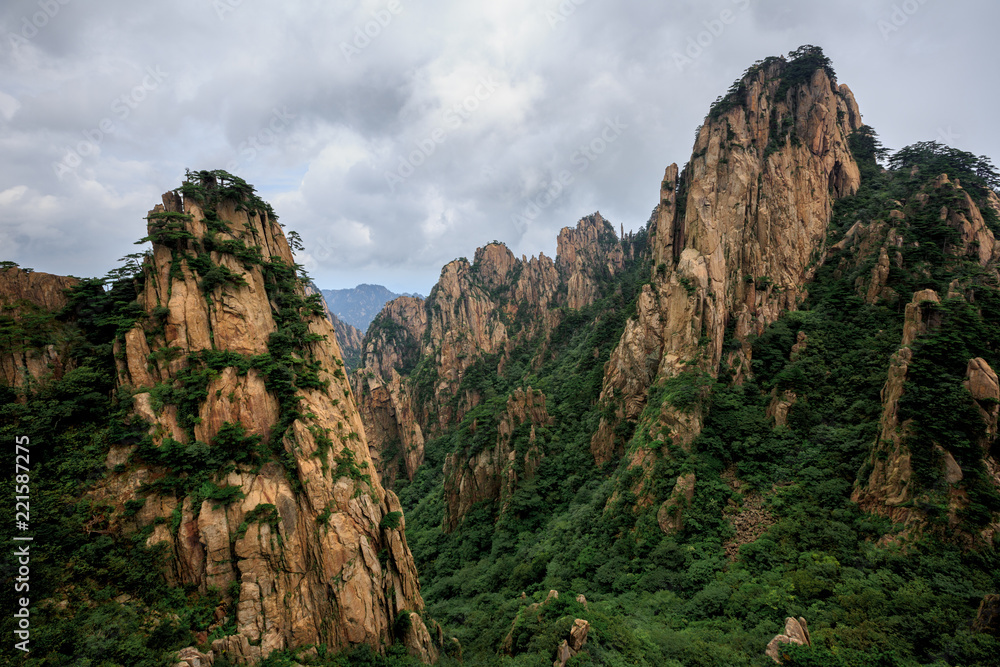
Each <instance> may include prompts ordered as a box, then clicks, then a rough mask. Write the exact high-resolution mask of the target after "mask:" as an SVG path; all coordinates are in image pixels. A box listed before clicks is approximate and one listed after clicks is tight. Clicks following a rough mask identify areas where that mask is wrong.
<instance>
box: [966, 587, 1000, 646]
mask: <svg viewBox="0 0 1000 667" xmlns="http://www.w3.org/2000/svg"><path fill="white" fill-rule="evenodd" d="M972 631H973V632H985V633H987V634H991V635H993V636H994V637H1000V595H996V594H992V595H987V596H986V597H984V598H983V601H982V602H980V603H979V609H978V610H977V611H976V618H975V620H974V621H972Z"/></svg>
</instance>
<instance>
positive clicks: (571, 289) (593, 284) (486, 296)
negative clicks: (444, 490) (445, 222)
mask: <svg viewBox="0 0 1000 667" xmlns="http://www.w3.org/2000/svg"><path fill="white" fill-rule="evenodd" d="M632 248H633V246H632V245H631V243H629V242H628V241H627V240H626V241H625V242H623V241H622V240H620V239H619V238H618V237H617V235H616V234H615V230H614V228H613V227H612V226H611V225H610V224H609V223H608V222H607V221H606V220H605V219H604V218H603V217H601V215H600V214H599V213H596V214H594V215H591V216H588V217H586V218H583V219H582V220H580V222H579V223H578V224H577V226H576V227H575V228H565V229H563V230H562V232H560V234H559V238H558V254H557V257H556V259H555V260H554V261H553V260H552V259H550V258H549V257H546V256H545V255H544V254H539V255H538V256H537V257H532V258H530V259H528V258H525V257H522V258H521V259H518V258H516V257H515V256H514V255H513V253H511V252H510V250H509V249H508V248H507V247H506V246H504V245H503V244H501V243H496V242H494V243H490V244H488V245H486V246H484V247H481V248H478V249H477V250H476V254H475V257H474V260H473V262H472V263H470V262H469V261H468V260H466V259H464V258H461V259H457V260H455V261H453V262H450V263H449V264H447V265H446V266H445V267H444V268H443V269H442V270H441V277H440V279H439V280H438V283H437V284H436V285H435V286H434V288H433V289H432V290H431V293H430V295H429V296H428V298H427V299H426V301H422V300H420V299H416V298H411V297H401V298H398V299H396V300H394V301H392V302H390V303H388V304H387V305H386V307H385V308H384V309H383V311H382V312H381V313H380V314H379V316H378V317H377V318H376V319H375V321H373V322H372V325H371V327H370V328H369V331H368V333H367V334H366V336H365V340H364V352H363V361H362V368H361V369H359V371H358V372H356V373H355V374H354V375H353V376H352V380H351V381H352V386H353V388H354V393H355V395H356V396H357V397H358V400H359V405H360V408H361V414H362V418H363V420H364V423H365V428H366V432H367V435H368V440H369V442H370V443H371V445H372V458H373V459H374V460H375V461H376V465H377V466H378V470H379V474H380V475H381V476H382V480H383V482H384V483H385V484H387V485H391V484H392V483H393V482H394V480H395V479H396V478H397V476H398V475H400V474H404V475H406V476H407V477H409V478H412V477H413V474H414V473H415V472H416V469H417V467H418V466H419V465H420V464H421V463H422V462H423V459H424V454H423V446H424V440H425V439H426V438H428V437H434V436H436V435H439V434H441V433H443V432H445V431H446V430H447V429H448V428H451V427H454V426H456V425H457V424H459V423H460V422H461V421H462V419H463V417H464V416H465V415H466V414H467V413H468V411H469V410H471V409H472V408H474V407H476V406H477V405H479V404H481V403H482V401H483V400H484V395H483V393H482V391H481V389H480V387H479V386H478V385H479V382H478V381H477V378H480V379H481V378H483V377H486V376H488V375H490V374H492V373H496V372H502V371H503V369H504V368H505V365H506V364H507V362H508V360H509V357H510V354H511V352H512V351H513V350H514V349H515V348H516V347H517V346H518V345H520V344H522V343H524V342H526V341H529V340H534V341H538V350H539V351H538V353H537V355H536V359H538V360H541V359H542V358H543V354H544V351H545V349H546V343H547V340H548V336H549V335H550V334H551V332H552V330H553V329H554V328H555V327H556V326H557V325H558V324H559V322H560V321H561V311H560V308H562V307H569V308H583V307H586V306H587V305H589V304H591V303H593V301H594V300H595V299H596V298H598V297H599V296H601V295H602V292H601V290H602V289H604V287H603V286H604V285H607V284H608V281H609V280H610V279H611V278H612V277H614V276H616V275H619V274H620V273H621V271H623V270H625V268H626V267H627V265H628V263H629V262H631V261H633V260H634V258H635V252H634V250H633V249H632ZM503 456H504V459H503V461H501V460H499V459H497V460H496V461H494V463H495V464H496V465H497V466H499V467H498V468H497V469H495V470H493V471H492V472H490V473H489V475H488V476H489V477H490V478H491V479H493V478H499V476H500V475H501V473H502V470H503V468H504V467H505V466H506V465H507V464H506V456H507V453H504V455H503ZM454 464H455V465H459V467H462V465H465V464H459V463H458V462H454ZM482 464H483V462H482V461H480V462H478V463H474V462H468V464H467V465H468V466H472V468H476V467H477V466H478V467H479V468H480V469H482ZM466 467H467V466H466ZM490 488H492V487H490ZM472 495H476V496H481V494H478V493H475V494H472ZM487 495H491V496H492V497H494V498H496V497H498V496H496V495H495V494H493V493H492V492H490V493H489V494H487Z"/></svg>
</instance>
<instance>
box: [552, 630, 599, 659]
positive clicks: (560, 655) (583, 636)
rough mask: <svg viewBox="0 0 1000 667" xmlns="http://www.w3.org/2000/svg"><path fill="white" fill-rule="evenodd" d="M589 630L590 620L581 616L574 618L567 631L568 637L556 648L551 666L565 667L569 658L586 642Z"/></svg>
mask: <svg viewBox="0 0 1000 667" xmlns="http://www.w3.org/2000/svg"><path fill="white" fill-rule="evenodd" d="M589 632H590V621H585V620H583V619H582V618H577V619H574V621H573V627H572V628H570V631H569V639H564V640H562V642H561V643H560V644H559V648H557V649H556V660H555V662H553V663H552V667H566V663H567V662H569V659H570V658H572V657H573V656H575V655H577V654H578V653H579V652H580V651H581V650H582V649H583V646H584V644H586V643H587V633H589Z"/></svg>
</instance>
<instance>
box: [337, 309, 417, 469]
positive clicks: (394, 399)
mask: <svg viewBox="0 0 1000 667" xmlns="http://www.w3.org/2000/svg"><path fill="white" fill-rule="evenodd" d="M426 328H427V310H426V308H425V307H424V302H423V300H422V299H417V298H415V297H409V296H401V297H399V298H397V299H394V300H392V301H390V302H389V303H388V304H386V306H385V308H384V309H383V310H382V312H381V313H379V315H378V316H377V317H376V318H375V320H374V321H373V322H372V326H371V327H370V328H369V332H368V335H367V336H366V338H365V346H364V351H363V355H364V358H365V359H366V363H367V365H366V367H365V368H364V369H363V370H362V371H360V372H358V373H355V374H354V375H352V376H351V383H352V386H353V387H354V393H355V395H357V396H358V407H359V409H360V411H361V419H362V421H363V423H364V425H365V433H366V434H367V438H368V444H369V451H370V453H371V457H372V460H373V461H374V462H375V467H376V470H377V471H378V474H379V477H380V479H381V480H382V483H383V484H384V485H385V486H387V487H391V486H392V485H393V484H394V483H395V481H396V477H397V476H398V475H399V474H400V472H402V473H403V474H404V475H406V477H407V478H409V479H412V478H413V475H414V474H415V473H416V471H417V468H418V467H420V464H422V463H423V461H424V434H423V429H422V428H421V426H420V417H419V416H420V415H421V414H422V410H421V409H420V406H419V404H416V403H415V401H414V392H413V391H412V390H411V389H410V387H409V386H408V385H407V384H406V382H405V380H404V376H403V374H405V373H409V372H410V371H411V370H412V369H413V367H414V365H415V364H416V362H417V357H418V355H419V351H420V339H421V337H422V336H423V335H424V331H425V330H426Z"/></svg>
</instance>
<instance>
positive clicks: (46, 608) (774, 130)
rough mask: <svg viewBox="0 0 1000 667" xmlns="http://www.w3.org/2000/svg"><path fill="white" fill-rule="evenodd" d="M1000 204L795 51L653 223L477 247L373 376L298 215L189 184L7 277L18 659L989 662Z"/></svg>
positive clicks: (240, 193)
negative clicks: (142, 235) (295, 234)
mask: <svg viewBox="0 0 1000 667" xmlns="http://www.w3.org/2000/svg"><path fill="white" fill-rule="evenodd" d="M901 112H902V111H901ZM998 187H1000V176H998V174H997V172H996V170H995V169H994V167H993V165H992V164H991V163H990V161H989V159H987V158H985V157H977V156H975V155H973V154H970V153H966V152H963V151H960V150H957V149H954V148H950V147H947V146H943V145H940V144H937V143H934V142H924V143H918V144H914V145H912V146H909V147H906V148H904V149H902V150H899V151H896V152H894V153H893V152H890V151H887V150H885V149H884V148H883V147H882V146H881V144H880V142H879V140H878V137H877V134H876V133H875V131H874V130H873V129H872V128H870V127H868V126H866V125H864V124H863V122H862V119H861V114H860V111H859V109H858V106H857V104H856V103H855V101H854V97H853V94H852V93H851V91H850V89H848V88H847V87H846V86H844V85H842V84H838V83H837V82H836V76H835V72H834V71H833V68H832V65H831V63H830V62H829V60H828V59H827V58H826V57H825V56H824V55H823V53H822V51H820V50H819V49H818V48H816V47H803V48H801V49H798V50H797V51H794V52H792V53H791V54H789V56H788V57H787V58H768V59H766V60H764V61H761V62H759V63H756V64H754V65H753V66H752V67H751V68H749V69H748V70H747V71H746V72H745V73H744V75H743V76H742V77H741V78H740V79H739V80H738V81H736V82H735V83H734V84H733V86H732V88H730V90H729V91H728V92H727V94H726V95H724V96H721V97H720V98H719V99H718V100H717V101H716V103H715V104H714V105H713V106H712V108H711V109H710V111H709V113H708V115H707V116H706V119H705V123H704V125H703V126H702V127H700V128H699V130H698V133H697V137H696V140H695V145H694V149H693V151H692V155H691V158H690V160H689V161H688V163H687V164H686V165H685V166H684V167H683V168H678V167H677V165H671V166H669V167H667V169H666V170H665V173H664V178H663V180H662V183H661V187H660V191H659V193H658V199H656V200H654V201H651V203H655V207H654V208H653V212H652V215H651V216H650V220H649V222H648V223H647V224H646V226H645V227H644V228H642V229H640V230H639V231H638V232H636V233H634V234H629V235H626V236H625V237H624V238H619V237H618V236H617V235H616V233H615V229H614V226H613V225H612V224H611V223H609V222H608V221H607V220H605V219H604V218H603V216H601V215H600V214H599V213H595V214H593V215H590V216H587V217H585V218H583V219H582V220H580V221H579V223H578V224H577V225H576V226H575V227H567V228H565V229H564V230H562V232H561V233H560V235H559V238H558V241H557V254H556V257H555V258H554V259H553V258H548V257H545V256H544V255H539V256H537V257H532V258H530V259H524V260H518V259H517V258H516V257H514V255H513V254H512V253H511V252H510V251H509V250H508V249H507V248H506V247H505V246H504V245H503V244H500V243H490V244H488V245H486V246H484V247H482V248H480V249H478V250H477V252H476V254H475V256H474V258H473V261H472V262H469V261H468V260H466V259H464V258H463V259H458V260H455V261H454V262H451V263H449V264H448V265H446V266H445V267H444V268H443V269H442V273H441V278H440V280H439V282H438V284H437V285H436V286H435V287H434V288H433V290H432V291H431V293H430V294H429V295H428V296H427V298H426V299H423V298H419V297H411V296H404V297H399V298H397V299H395V300H393V301H391V302H389V303H387V304H386V305H385V307H384V308H383V309H382V311H381V312H380V313H379V314H378V316H377V317H375V319H374V320H373V322H372V324H371V326H370V327H369V328H368V331H367V333H366V335H365V337H364V340H363V341H361V345H360V350H361V351H360V367H359V368H358V370H357V371H355V372H354V373H351V374H348V373H345V372H344V369H343V359H342V357H341V354H340V351H339V349H338V346H337V344H336V340H335V338H334V335H333V328H332V327H331V326H330V324H329V323H328V322H327V321H326V320H325V318H324V317H323V311H322V307H321V304H320V303H319V302H318V301H317V300H316V299H315V298H313V297H310V296H309V295H308V290H307V289H306V285H305V279H304V277H303V276H301V275H300V272H299V271H298V268H299V267H296V266H295V265H294V261H293V259H292V257H291V253H290V249H289V246H288V244H287V243H286V242H285V239H284V236H283V234H282V232H281V230H280V226H279V225H278V224H277V222H276V216H274V212H273V211H272V210H271V209H270V207H269V206H268V205H266V204H265V203H264V202H262V201H260V200H259V199H258V198H257V197H256V195H255V194H254V193H253V190H252V188H250V187H249V186H248V185H247V184H245V183H243V182H242V181H240V180H239V179H238V178H235V177H232V176H230V175H229V174H225V173H224V172H197V173H195V174H191V175H190V177H189V180H188V181H187V182H186V183H185V184H184V185H182V187H181V188H179V189H178V190H177V191H175V192H174V193H168V194H167V195H165V196H164V204H163V205H162V206H158V208H157V209H154V210H153V211H151V212H150V215H149V218H148V222H149V236H150V239H149V240H151V241H152V242H153V244H154V251H153V252H152V253H151V254H149V255H146V256H143V255H140V256H136V257H133V258H131V260H130V261H129V262H128V263H127V264H126V266H125V267H122V268H121V269H117V270H115V271H113V272H112V273H110V274H109V275H108V276H107V277H105V278H104V279H84V280H76V279H68V278H60V277H57V276H47V275H45V274H32V273H30V272H28V271H24V270H20V269H17V268H16V267H13V266H8V265H4V266H3V267H2V268H0V305H2V308H3V311H2V312H0V343H2V346H0V380H2V382H0V434H2V436H3V438H4V439H6V440H7V441H8V442H11V441H13V439H14V437H15V436H22V435H27V436H30V438H31V443H32V445H31V460H32V485H33V486H32V491H31V494H32V499H31V503H32V529H33V531H34V535H35V542H34V543H33V546H32V549H33V551H32V554H33V556H32V589H31V596H32V605H33V607H32V624H33V625H32V628H33V630H32V642H33V644H32V646H33V651H32V653H30V654H28V655H26V656H25V655H20V654H14V653H13V652H12V649H11V648H10V646H9V645H5V646H4V648H3V649H2V650H3V651H4V652H5V657H7V656H9V659H10V660H11V661H13V664H24V665H42V664H90V663H93V664H102V661H103V662H106V663H108V664H115V665H118V664H121V665H150V666H152V665H172V664H174V663H175V662H176V661H177V660H178V659H179V658H178V657H177V652H178V651H182V650H183V652H182V653H181V657H183V658H184V659H186V660H188V664H189V665H191V664H193V662H192V661H193V660H194V659H195V658H199V659H203V658H205V657H207V656H208V654H209V653H210V652H211V654H212V658H213V660H214V665H215V667H225V665H227V664H234V663H236V662H241V661H251V662H252V661H258V660H259V661H260V664H263V665H265V666H267V667H286V666H290V665H292V664H295V663H298V664H318V665H338V666H341V665H349V664H356V665H380V666H382V665H412V664H419V662H421V661H422V662H436V663H437V664H441V665H457V664H466V665H549V664H553V663H555V664H557V665H560V667H564V666H565V665H570V666H581V665H612V666H616V667H617V666H633V665H648V666H650V667H654V666H657V667H658V666H662V665H666V666H676V665H704V666H715V665H772V664H775V659H774V658H772V657H770V656H768V655H765V649H766V648H767V647H768V646H769V645H770V646H771V647H772V649H773V651H772V652H773V654H774V655H776V656H777V659H778V660H780V661H781V662H782V663H783V664H787V665H819V666H848V665H851V666H853V665H862V666H867V665H871V666H876V665H878V666H890V667H895V666H906V667H910V666H915V665H926V666H931V665H954V666H957V665H984V666H985V665H992V664H995V662H996V656H997V655H1000V628H998V626H997V617H998V614H997V607H998V606H1000V598H997V594H1000V556H998V547H1000V465H998V456H1000V445H998V444H997V442H998V430H1000V380H998V378H997V374H996V373H995V372H994V369H997V368H1000V272H998V267H1000V242H998V241H997V235H998V234H1000V198H998V196H997V188H998ZM652 194H653V195H654V196H655V195H656V194H657V193H652ZM355 406H356V407H355ZM16 482H17V480H16V478H14V477H13V476H11V475H10V473H8V476H7V477H5V478H4V488H5V489H7V490H8V491H9V493H8V497H13V495H14V489H15V483H16ZM397 495H398V500H397ZM0 512H2V513H3V520H2V521H0V524H2V525H3V526H4V528H3V531H4V532H3V536H4V537H6V538H8V539H9V538H10V536H11V528H10V526H13V525H14V506H13V504H12V503H10V504H8V505H6V506H4V508H3V509H2V510H0ZM4 558H5V559H6V560H5V567H6V570H5V571H6V572H7V573H8V575H7V577H8V579H11V578H12V575H10V573H12V572H14V571H15V569H14V568H15V561H14V559H13V556H12V555H11V552H10V550H8V552H6V554H5V556H4ZM417 576H419V584H418V582H417V580H416V577H417ZM7 583H8V584H10V585H5V586H4V593H3V595H4V597H3V598H2V600H3V601H4V603H5V604H6V605H9V606H7V607H5V608H8V609H13V608H15V601H14V600H12V599H10V598H11V597H12V596H13V585H12V582H11V581H8V582H7ZM991 609H992V612H991V611H990V610H991ZM991 613H992V616H991ZM789 617H791V618H801V619H803V620H804V621H806V622H807V627H808V637H809V642H810V643H808V644H796V643H794V642H791V643H789V642H788V641H782V642H776V641H774V640H775V637H776V636H778V635H782V634H783V633H785V628H786V627H788V628H790V630H789V632H791V634H796V632H792V631H797V628H799V625H798V621H795V622H794V624H788V623H786V618H789ZM14 622H15V619H13V618H12V617H11V616H10V615H9V614H8V615H7V616H6V617H5V618H4V620H3V621H2V622H0V625H2V627H3V629H4V632H5V633H6V635H7V636H8V637H10V636H12V632H13V629H14V627H15V626H14ZM802 636H803V637H805V636H806V635H805V634H803V635H802ZM311 646H314V647H315V651H312V650H311V648H310V647H311Z"/></svg>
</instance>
